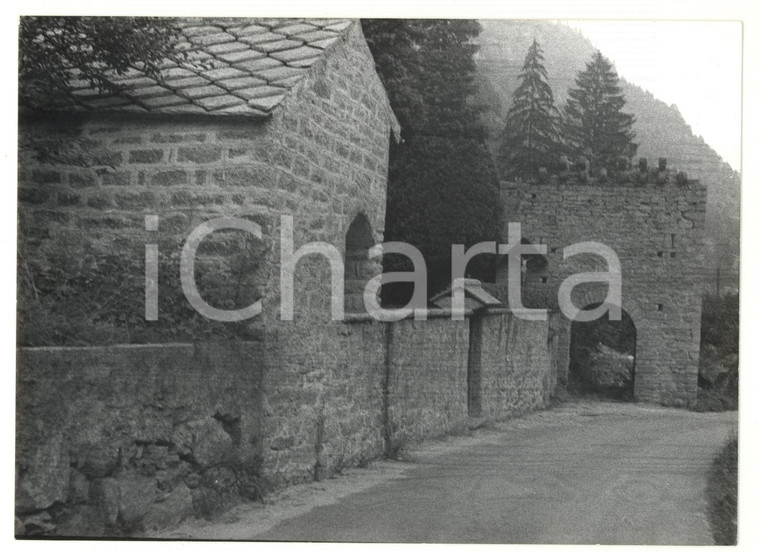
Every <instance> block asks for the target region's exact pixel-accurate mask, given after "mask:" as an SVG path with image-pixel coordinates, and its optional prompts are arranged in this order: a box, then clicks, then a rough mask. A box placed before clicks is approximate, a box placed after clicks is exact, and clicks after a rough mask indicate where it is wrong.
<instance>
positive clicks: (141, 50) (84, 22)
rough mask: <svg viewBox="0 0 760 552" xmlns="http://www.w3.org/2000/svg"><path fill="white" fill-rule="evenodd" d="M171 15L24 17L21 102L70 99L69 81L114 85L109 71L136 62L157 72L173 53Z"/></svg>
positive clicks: (50, 103)
mask: <svg viewBox="0 0 760 552" xmlns="http://www.w3.org/2000/svg"><path fill="white" fill-rule="evenodd" d="M178 37H179V30H178V29H176V28H175V27H174V26H173V24H172V20H170V19H162V18H156V17H38V16H33V17H22V18H21V22H20V25H19V79H18V88H19V104H20V105H21V106H23V107H25V108H31V109H45V108H50V107H60V106H66V105H71V104H72V103H73V102H74V98H73V96H72V94H71V83H72V82H73V81H74V80H75V79H76V80H82V81H86V82H87V83H89V85H90V86H92V87H93V88H95V89H98V90H101V91H116V90H118V87H117V86H116V85H114V84H113V83H112V82H111V81H110V80H109V78H108V77H109V76H111V77H113V76H114V75H123V74H124V73H126V72H127V71H128V70H129V69H130V68H139V69H141V70H142V71H143V72H145V73H146V74H148V75H150V76H154V77H156V78H158V70H159V66H160V64H161V63H162V62H163V61H164V60H166V59H167V58H172V57H174V56H175V55H176V54H175V53H174V51H173V46H174V44H175V43H176V40H177V38H178Z"/></svg>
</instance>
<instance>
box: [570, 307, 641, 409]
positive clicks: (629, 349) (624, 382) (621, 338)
mask: <svg viewBox="0 0 760 552" xmlns="http://www.w3.org/2000/svg"><path fill="white" fill-rule="evenodd" d="M599 305H600V303H596V304H592V305H588V306H587V307H585V308H584V310H591V309H594V308H596V307H598V306H599ZM621 314H622V316H621V320H610V319H609V313H606V314H605V315H604V316H602V317H601V318H598V319H597V320H593V321H591V322H572V324H571V332H570V369H569V374H568V382H567V388H568V391H569V392H570V393H571V394H576V395H586V396H595V397H601V398H607V399H615V400H626V401H632V400H633V398H634V379H635V372H636V326H635V325H634V323H633V319H632V318H631V317H630V315H629V314H628V313H627V312H625V311H624V310H621Z"/></svg>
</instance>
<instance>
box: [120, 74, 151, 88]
mask: <svg viewBox="0 0 760 552" xmlns="http://www.w3.org/2000/svg"><path fill="white" fill-rule="evenodd" d="M113 82H115V83H116V84H118V85H119V86H122V87H124V88H126V89H128V90H131V89H133V88H144V87H146V86H154V85H156V84H158V83H157V82H156V81H155V80H153V79H151V78H148V77H146V76H142V77H134V78H131V79H123V80H118V81H117V80H115V79H114V81H113Z"/></svg>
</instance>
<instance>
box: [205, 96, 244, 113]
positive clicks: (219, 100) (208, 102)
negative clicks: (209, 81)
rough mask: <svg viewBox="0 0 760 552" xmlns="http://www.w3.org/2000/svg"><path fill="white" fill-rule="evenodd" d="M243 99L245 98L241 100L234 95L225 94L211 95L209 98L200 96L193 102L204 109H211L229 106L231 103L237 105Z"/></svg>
mask: <svg viewBox="0 0 760 552" xmlns="http://www.w3.org/2000/svg"><path fill="white" fill-rule="evenodd" d="M244 101H245V100H242V99H240V98H238V97H236V96H229V95H227V94H225V95H224V96H212V97H209V98H201V99H199V100H195V102H194V103H196V104H198V105H200V106H201V107H202V108H204V109H207V110H209V111H212V110H214V109H221V108H222V107H230V106H233V105H238V104H241V103H243V102H244Z"/></svg>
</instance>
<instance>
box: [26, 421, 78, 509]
mask: <svg viewBox="0 0 760 552" xmlns="http://www.w3.org/2000/svg"><path fill="white" fill-rule="evenodd" d="M67 446H68V443H67V442H66V440H65V438H64V436H63V434H62V433H56V434H54V435H46V436H45V439H44V440H43V441H42V442H40V443H35V446H34V448H33V449H32V451H31V453H30V454H28V455H24V456H22V457H20V458H17V463H18V467H19V470H18V472H17V479H16V512H18V513H25V512H32V511H35V510H44V509H45V508H48V507H49V506H51V505H52V504H53V503H54V502H65V501H66V497H67V496H68V493H69V475H70V474H69V455H68V451H67ZM18 454H19V453H18V452H17V455H18Z"/></svg>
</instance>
